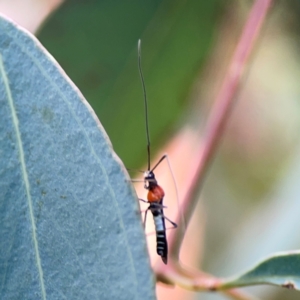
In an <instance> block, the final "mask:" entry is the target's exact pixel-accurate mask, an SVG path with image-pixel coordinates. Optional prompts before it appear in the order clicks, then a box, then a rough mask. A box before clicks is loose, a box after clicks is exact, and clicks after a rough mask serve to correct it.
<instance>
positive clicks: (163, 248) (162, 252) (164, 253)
mask: <svg viewBox="0 0 300 300" xmlns="http://www.w3.org/2000/svg"><path fill="white" fill-rule="evenodd" d="M138 68H139V73H140V77H141V81H142V86H143V93H144V105H145V124H146V135H147V155H148V168H147V171H146V172H145V173H144V188H145V189H147V190H148V195H147V201H146V200H143V199H139V200H141V201H143V202H145V203H148V204H149V207H148V208H147V209H146V211H145V216H144V226H145V223H146V218H147V213H148V211H149V210H150V211H151V213H152V215H153V219H154V224H155V231H156V252H157V254H158V255H159V256H161V259H162V261H163V262H164V263H165V264H167V263H168V242H167V237H166V225H165V220H167V221H169V222H170V223H171V224H172V226H173V228H177V224H176V223H174V222H172V221H171V220H170V219H168V218H167V217H166V216H165V215H164V208H165V206H164V205H163V200H164V196H165V192H164V190H163V188H162V187H161V186H159V185H158V183H157V180H156V178H155V174H154V170H155V169H156V167H157V166H158V165H159V164H160V163H161V162H162V161H163V160H164V159H166V158H167V155H166V154H165V155H163V156H162V157H161V158H160V160H159V161H158V162H157V164H156V165H155V166H154V167H153V168H152V169H151V165H150V135H149V126H148V103H147V94H146V87H145V81H144V77H143V73H142V66H141V40H139V41H138Z"/></svg>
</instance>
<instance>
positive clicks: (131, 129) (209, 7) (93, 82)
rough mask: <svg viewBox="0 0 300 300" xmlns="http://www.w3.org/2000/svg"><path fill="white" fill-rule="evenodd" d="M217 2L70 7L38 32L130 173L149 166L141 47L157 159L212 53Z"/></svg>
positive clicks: (116, 1)
mask: <svg viewBox="0 0 300 300" xmlns="http://www.w3.org/2000/svg"><path fill="white" fill-rule="evenodd" d="M220 2H221V1H220V0H213V1H198V0H187V1H182V0H176V1H174V0H165V1H162V0H155V1H146V2H145V1H142V2H141V1H137V0H134V1H121V0H106V1H99V0H98V1H97V0H89V1H79V0H69V1H66V2H65V3H64V4H63V5H62V6H61V7H60V8H59V9H58V11H56V12H55V13H54V14H53V15H52V16H51V17H50V18H49V19H48V21H47V22H46V24H45V25H44V27H43V28H42V30H41V31H40V32H39V35H38V38H39V39H40V40H41V42H42V43H43V45H44V46H45V47H46V48H47V49H48V50H49V52H50V53H52V55H53V56H54V57H55V59H56V60H57V61H58V62H59V63H60V64H61V66H62V67H63V69H64V70H65V71H66V73H67V74H68V75H69V76H70V78H71V79H72V80H73V81H74V82H75V84H76V85H77V86H78V87H79V89H80V90H81V91H82V93H83V94H84V96H85V98H86V99H87V100H88V101H89V102H90V104H91V105H92V107H93V108H94V110H95V111H96V113H97V115H98V117H99V119H100V121H101V123H102V124H103V126H104V127H105V130H106V131H107V133H108V135H109V137H110V139H111V141H112V143H113V146H114V149H115V151H116V152H117V154H118V155H119V156H120V157H121V158H122V160H123V161H124V163H125V165H126V166H127V167H131V168H135V167H138V165H139V164H141V163H145V161H146V134H145V116H144V107H143V105H144V104H143V94H142V86H141V83H140V78H139V75H138V69H137V41H138V39H139V38H141V39H142V65H143V72H144V76H145V81H146V89H147V96H148V101H149V122H150V124H149V126H150V131H151V142H152V144H153V146H152V149H153V150H154V151H155V149H157V147H158V143H159V142H160V141H162V140H163V139H164V138H166V137H167V136H168V133H167V131H168V130H169V129H170V128H171V124H172V123H173V122H174V121H175V120H176V118H178V116H179V115H180V113H182V112H183V111H184V109H185V106H186V104H185V103H186V98H187V96H188V93H189V90H190V87H191V85H192V83H193V81H194V78H195V76H196V75H198V73H199V69H200V68H201V66H202V64H203V62H204V60H205V57H206V55H207V53H208V51H209V46H210V44H211V41H212V37H213V30H214V27H215V26H216V24H217V20H218V16H219V13H218V12H219V10H220ZM158 137H159V138H158Z"/></svg>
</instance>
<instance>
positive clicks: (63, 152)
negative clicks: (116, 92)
mask: <svg viewBox="0 0 300 300" xmlns="http://www.w3.org/2000/svg"><path fill="white" fill-rule="evenodd" d="M0 54H1V56H0V58H1V59H0V157H1V159H0V219H1V225H0V295H1V296H0V298H1V299H22V300H24V299H30V300H32V299H33V300H34V299H80V300H82V299H138V300H140V299H154V298H155V294H154V279H153V275H152V271H151V268H150V264H149V258H148V254H147V248H146V242H145V237H144V232H143V228H142V225H141V218H140V215H139V211H138V207H137V201H136V196H135V193H134V191H133V189H132V188H131V185H130V184H129V178H128V177H127V175H126V174H127V173H126V172H125V169H124V167H123V166H122V164H121V162H120V161H119V159H118V157H117V156H116V155H115V154H114V152H113V150H112V147H111V144H110V141H109V139H108V138H107V136H106V133H105V132H104V130H103V128H102V126H101V124H100V122H99V121H98V120H97V118H96V116H95V114H94V112H93V110H92V109H91V107H90V106H89V104H88V103H87V102H86V100H85V99H84V98H83V96H82V95H81V93H80V92H79V91H78V89H77V88H76V87H75V86H74V84H73V83H72V82H71V81H70V79H69V78H68V77H67V76H66V75H65V74H64V72H63V70H62V69H61V68H60V67H59V66H58V64H57V63H56V62H55V60H54V59H53V57H51V55H49V54H48V53H47V51H46V50H45V49H44V48H43V47H42V46H41V45H40V43H39V42H38V41H37V40H36V39H35V38H34V37H33V36H32V35H31V34H29V33H27V32H26V31H24V30H23V29H21V28H19V27H17V26H16V25H14V24H12V23H11V22H10V21H8V20H6V19H5V18H4V17H1V18H0ZM121 129H122V128H121V127H120V130H121Z"/></svg>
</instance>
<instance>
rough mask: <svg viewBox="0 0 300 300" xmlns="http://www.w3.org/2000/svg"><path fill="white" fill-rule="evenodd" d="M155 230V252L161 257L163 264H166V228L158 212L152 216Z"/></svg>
mask: <svg viewBox="0 0 300 300" xmlns="http://www.w3.org/2000/svg"><path fill="white" fill-rule="evenodd" d="M153 218H154V223H155V230H156V252H157V254H158V255H160V256H161V258H162V260H163V262H164V263H165V264H167V261H168V243H167V238H166V227H165V220H164V218H163V213H162V212H161V211H160V212H159V213H157V214H155V215H154V214H153Z"/></svg>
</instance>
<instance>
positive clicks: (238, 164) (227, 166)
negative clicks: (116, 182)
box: [37, 0, 300, 300]
mask: <svg viewBox="0 0 300 300" xmlns="http://www.w3.org/2000/svg"><path fill="white" fill-rule="evenodd" d="M252 3H253V1H248V0H245V1H240V0H239V1H237V0H236V1H224V0H223V1H221V0H211V1H199V0H165V1H163V0H159V1H158V0H152V1H138V0H132V1H121V0H119V1H117V0H105V1H104V0H103V1H96V0H86V1H79V0H68V1H65V2H64V3H63V4H62V5H61V6H60V7H59V8H58V10H57V11H56V12H54V13H53V14H52V15H51V16H50V17H49V18H48V20H47V21H46V22H45V23H44V25H43V27H42V28H41V29H40V31H39V33H38V35H37V36H38V38H39V39H40V40H41V42H42V44H43V45H44V46H45V47H46V48H47V49H48V51H49V52H50V53H51V54H52V55H53V56H54V58H55V59H56V60H57V61H58V62H59V64H60V65H61V66H62V67H63V69H64V70H65V71H66V73H67V74H68V76H69V77H70V78H71V79H72V80H73V81H74V83H75V84H76V85H77V86H78V87H79V89H80V90H81V91H82V93H83V95H84V96H85V98H86V99H87V100H88V101H89V103H90V104H91V106H92V107H93V108H94V110H95V111H96V113H97V115H98V117H99V119H100V121H101V123H102V124H103V126H104V128H105V130H106V131H107V133H108V135H109V137H110V139H111V141H112V144H113V147H114V149H115V151H116V153H117V154H118V155H119V156H120V158H121V159H122V160H123V162H124V164H125V166H126V167H128V168H141V166H142V165H145V163H146V160H147V155H146V134H145V116H144V103H143V93H142V85H141V82H140V78H139V74H138V68H137V41H138V39H139V38H141V39H142V65H143V72H144V77H145V81H146V89H147V95H148V101H149V103H148V105H149V122H150V123H149V126H150V134H151V142H152V150H153V152H155V151H156V150H158V149H159V147H160V146H161V145H162V144H163V143H164V142H166V141H168V140H169V139H170V138H171V136H172V133H173V132H174V131H176V129H177V128H180V127H181V126H182V124H187V123H188V124H190V126H191V127H193V126H195V127H197V126H198V127H199V123H198V122H200V123H201V122H202V124H201V125H202V127H201V128H203V125H204V123H205V120H206V118H207V115H208V113H209V110H210V107H211V105H212V102H213V101H214V98H215V95H216V93H217V91H218V89H219V85H220V82H221V81H222V79H223V76H224V70H226V67H227V66H228V64H229V60H230V57H231V55H232V51H233V49H234V47H235V46H236V43H237V40H238V37H239V36H240V33H241V31H242V28H243V25H244V23H245V21H246V19H247V15H248V13H249V10H250V7H251V4H252ZM299 3H300V2H299V1H295V0H294V1H274V4H275V5H274V6H273V9H272V11H271V12H270V14H269V16H268V20H267V22H266V24H265V26H264V29H263V32H262V35H261V37H260V39H259V42H258V45H257V47H256V49H255V51H254V53H253V55H252V58H251V61H250V63H249V66H248V69H247V72H246V75H245V76H244V82H243V85H242V87H241V89H240V92H239V94H238V97H237V100H238V101H237V105H236V107H235V109H234V112H233V115H232V117H231V120H230V122H229V124H228V126H227V130H226V134H225V136H224V141H223V143H222V145H221V147H220V150H219V152H218V155H217V157H216V160H215V161H214V163H213V164H212V168H211V170H210V172H209V175H208V177H207V180H206V182H205V186H204V191H203V193H202V195H203V196H204V197H203V198H204V200H203V203H202V204H203V205H202V208H201V209H202V210H203V211H204V213H205V215H206V220H207V221H206V236H205V246H204V248H205V250H204V257H203V258H202V266H204V269H205V270H206V271H208V272H211V273H213V274H215V275H219V276H229V275H232V274H234V273H236V272H241V271H242V270H244V269H246V268H248V267H251V266H252V265H253V264H254V263H256V262H257V261H258V260H260V259H261V258H263V257H265V256H266V255H268V254H270V253H272V252H277V251H283V250H289V249H299V248H300V235H299V234H298V228H299V227H300V218H299V216H298V215H299V211H300V201H299V199H300V156H299V153H300V151H299V150H300V147H299V146H300V145H299V129H300V117H299V116H300V106H299V99H300V85H299V82H300V67H299V66H300V58H299V53H300V51H299V49H300V47H299V15H300V4H299ZM195 119H196V122H195ZM195 123H197V124H196V125H195ZM202 214H203V212H202ZM298 236H299V237H298ZM195 241H197V239H195ZM249 291H250V293H253V294H255V295H257V296H259V297H260V298H261V299H276V300H281V299H285V300H294V299H300V293H299V292H295V291H286V290H282V289H279V288H274V287H262V288H250V289H249ZM194 296H195V299H205V300H212V299H213V300H216V299H226V298H225V296H222V295H213V294H207V293H205V294H202V293H199V294H194Z"/></svg>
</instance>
